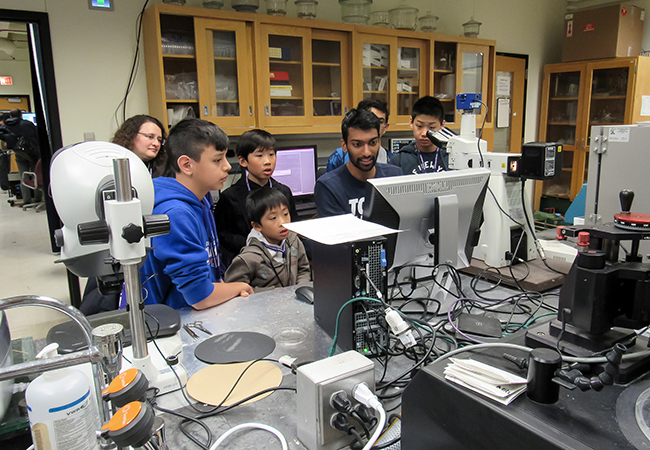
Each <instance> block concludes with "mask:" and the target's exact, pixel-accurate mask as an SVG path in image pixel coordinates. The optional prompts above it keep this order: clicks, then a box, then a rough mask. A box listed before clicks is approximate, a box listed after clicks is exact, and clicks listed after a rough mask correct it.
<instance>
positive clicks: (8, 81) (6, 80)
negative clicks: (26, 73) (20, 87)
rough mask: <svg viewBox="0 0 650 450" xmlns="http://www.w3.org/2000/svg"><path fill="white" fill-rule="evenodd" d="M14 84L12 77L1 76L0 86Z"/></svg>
mask: <svg viewBox="0 0 650 450" xmlns="http://www.w3.org/2000/svg"><path fill="white" fill-rule="evenodd" d="M12 84H14V82H13V80H12V79H11V77H0V86H11V85H12Z"/></svg>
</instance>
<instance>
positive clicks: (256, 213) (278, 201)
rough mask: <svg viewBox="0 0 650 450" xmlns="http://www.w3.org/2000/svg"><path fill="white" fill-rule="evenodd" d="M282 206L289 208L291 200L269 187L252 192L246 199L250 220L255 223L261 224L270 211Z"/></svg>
mask: <svg viewBox="0 0 650 450" xmlns="http://www.w3.org/2000/svg"><path fill="white" fill-rule="evenodd" d="M281 206H286V207H287V208H289V200H287V197H286V196H285V195H284V194H283V193H282V192H280V191H278V190H277V189H273V188H272V187H269V186H264V187H262V188H260V189H258V190H256V191H253V192H251V193H250V194H249V195H248V197H247V198H246V212H247V213H248V218H249V219H250V220H251V221H252V222H255V223H261V222H262V217H263V216H264V214H266V212H267V211H268V210H269V209H272V208H279V207H281Z"/></svg>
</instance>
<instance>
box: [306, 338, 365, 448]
mask: <svg viewBox="0 0 650 450" xmlns="http://www.w3.org/2000/svg"><path fill="white" fill-rule="evenodd" d="M362 382H365V383H366V384H367V385H368V387H369V388H370V389H371V390H372V391H373V392H374V390H375V365H374V363H373V362H372V361H371V360H370V359H368V358H366V357H365V356H363V355H361V354H360V353H358V352H356V351H354V350H350V351H348V352H345V353H341V354H339V355H336V356H332V357H331V358H326V359H322V360H320V361H316V362H313V363H310V364H305V365H304V366H301V367H299V368H298V372H297V377H296V388H297V391H298V395H297V398H298V408H297V410H298V439H299V440H300V442H301V443H302V445H304V446H305V447H307V448H308V449H309V450H336V449H339V448H342V447H345V446H346V445H349V444H350V442H351V441H352V438H351V437H350V436H348V435H347V434H346V433H344V432H342V431H339V430H337V429H335V428H333V427H332V426H331V425H330V420H331V418H332V416H334V415H335V414H336V413H337V412H338V411H336V410H335V409H334V408H332V406H331V405H330V397H331V396H332V394H334V393H335V392H338V391H344V392H345V393H346V394H347V395H348V398H349V399H350V400H352V404H353V406H354V405H356V403H358V402H356V400H354V398H353V397H352V388H354V386H356V385H357V384H359V383H362Z"/></svg>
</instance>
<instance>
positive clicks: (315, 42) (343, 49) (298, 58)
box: [257, 22, 351, 132]
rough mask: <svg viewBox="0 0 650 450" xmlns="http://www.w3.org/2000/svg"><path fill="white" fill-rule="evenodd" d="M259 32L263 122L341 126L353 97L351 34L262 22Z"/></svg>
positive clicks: (301, 128) (287, 125) (297, 129)
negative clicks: (350, 59)
mask: <svg viewBox="0 0 650 450" xmlns="http://www.w3.org/2000/svg"><path fill="white" fill-rule="evenodd" d="M303 23H304V22H303ZM260 35H261V38H260V42H261V43H262V45H261V46H259V47H258V49H259V53H258V57H257V68H258V70H257V76H258V79H259V80H260V83H258V86H259V92H258V100H259V102H260V107H261V110H260V120H259V123H260V126H262V127H265V128H267V127H282V128H288V129H293V131H294V132H307V131H313V130H312V129H306V128H304V127H312V126H327V125H330V128H331V127H336V126H340V124H341V120H342V118H343V114H344V113H345V111H347V109H348V107H349V103H350V97H351V96H350V83H349V80H348V79H347V77H346V75H347V74H348V70H349V69H348V65H349V37H350V36H349V33H345V32H340V31H332V30H323V29H316V28H308V27H297V26H286V25H277V24H267V23H262V24H260Z"/></svg>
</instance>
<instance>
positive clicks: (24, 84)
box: [0, 60, 33, 104]
mask: <svg viewBox="0 0 650 450" xmlns="http://www.w3.org/2000/svg"><path fill="white" fill-rule="evenodd" d="M0 75H1V76H3V77H11V78H12V83H13V84H12V85H11V86H0V95H29V98H30V100H32V101H33V96H32V76H31V73H30V71H29V61H9V60H7V61H4V60H2V61H0ZM32 104H33V102H32Z"/></svg>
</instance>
